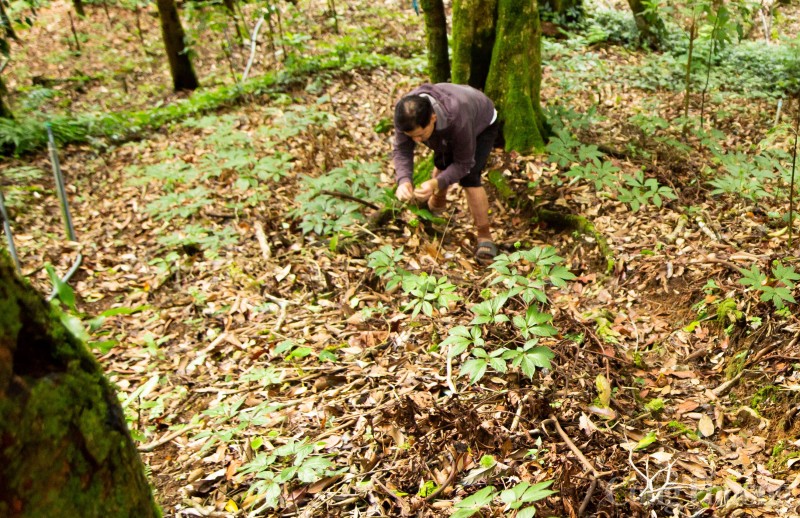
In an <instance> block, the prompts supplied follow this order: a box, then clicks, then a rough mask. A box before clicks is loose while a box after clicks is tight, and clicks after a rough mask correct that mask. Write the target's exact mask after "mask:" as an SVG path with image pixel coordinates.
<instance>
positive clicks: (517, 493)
mask: <svg viewBox="0 0 800 518" xmlns="http://www.w3.org/2000/svg"><path fill="white" fill-rule="evenodd" d="M552 485H553V481H552V480H547V481H544V482H539V483H538V484H533V485H531V484H529V483H528V482H520V483H519V484H517V485H516V486H514V487H512V488H511V489H506V490H505V491H502V492H501V493H500V500H502V501H503V503H504V504H506V510H514V511H516V514H515V515H514V516H515V518H532V517H533V516H535V515H536V509H535V508H534V507H533V506H531V505H528V506H527V507H523V506H525V505H527V504H532V503H534V502H538V501H539V500H544V499H545V498H547V497H548V496H550V495H554V494H555V493H556V492H555V491H553V490H551V489H548V488H549V487H550V486H552Z"/></svg>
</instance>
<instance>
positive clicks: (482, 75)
mask: <svg viewBox="0 0 800 518" xmlns="http://www.w3.org/2000/svg"><path fill="white" fill-rule="evenodd" d="M534 3H535V2H534ZM496 19H497V0H455V1H454V2H453V59H452V65H453V66H452V78H453V82H454V83H459V84H468V85H470V86H472V87H475V88H478V89H482V88H483V87H484V85H485V84H486V78H487V77H488V75H489V65H490V63H491V60H492V48H493V47H494V40H495V22H496Z"/></svg>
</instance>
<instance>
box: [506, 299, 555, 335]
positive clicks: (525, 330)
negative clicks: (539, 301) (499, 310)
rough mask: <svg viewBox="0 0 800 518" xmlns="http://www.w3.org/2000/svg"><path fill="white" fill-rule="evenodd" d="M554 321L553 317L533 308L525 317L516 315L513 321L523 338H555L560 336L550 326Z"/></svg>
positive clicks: (530, 308) (529, 309)
mask: <svg viewBox="0 0 800 518" xmlns="http://www.w3.org/2000/svg"><path fill="white" fill-rule="evenodd" d="M552 320H553V315H550V314H548V313H540V312H539V311H538V310H537V309H536V308H535V307H533V306H531V307H529V308H528V311H527V312H526V313H525V316H524V317H523V316H521V315H516V316H515V317H514V319H513V323H514V326H515V327H516V328H517V329H519V331H520V334H521V335H522V337H523V338H528V337H529V336H531V335H535V336H553V335H556V334H558V330H557V329H556V328H555V327H553V326H552V325H550V324H549V322H550V321H552Z"/></svg>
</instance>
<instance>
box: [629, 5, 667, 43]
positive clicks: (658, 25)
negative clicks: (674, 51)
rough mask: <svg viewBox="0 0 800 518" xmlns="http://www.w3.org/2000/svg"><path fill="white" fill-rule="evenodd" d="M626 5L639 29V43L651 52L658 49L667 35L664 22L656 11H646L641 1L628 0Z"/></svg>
mask: <svg viewBox="0 0 800 518" xmlns="http://www.w3.org/2000/svg"><path fill="white" fill-rule="evenodd" d="M628 5H629V6H630V7H631V11H632V12H633V19H634V21H636V28H637V29H639V43H640V44H641V45H647V46H648V47H650V48H651V49H653V50H656V49H660V48H661V46H662V45H663V43H664V37H665V36H666V33H667V29H666V27H665V26H664V20H662V19H661V17H660V16H659V15H658V13H657V12H656V11H654V10H648V9H647V7H646V6H645V2H644V1H643V0H628Z"/></svg>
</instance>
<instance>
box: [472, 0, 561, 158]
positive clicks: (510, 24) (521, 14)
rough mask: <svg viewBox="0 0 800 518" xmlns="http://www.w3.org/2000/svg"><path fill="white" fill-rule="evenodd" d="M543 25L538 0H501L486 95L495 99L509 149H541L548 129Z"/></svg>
mask: <svg viewBox="0 0 800 518" xmlns="http://www.w3.org/2000/svg"><path fill="white" fill-rule="evenodd" d="M541 68H542V52H541V27H540V25H539V13H538V11H537V9H536V2H528V1H525V0H500V1H499V4H498V13H497V39H496V41H495V44H494V51H493V53H492V65H491V70H490V71H489V77H488V78H487V80H486V94H487V95H488V96H489V97H490V98H492V100H494V102H495V104H496V105H497V107H498V112H499V114H500V117H501V120H503V121H504V126H503V136H504V137H505V142H506V150H508V151H511V150H514V151H520V152H523V153H527V152H530V151H541V150H543V149H544V145H545V141H546V139H547V136H548V128H547V125H546V123H545V117H544V114H543V113H542V109H541V99H540V88H541Z"/></svg>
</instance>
